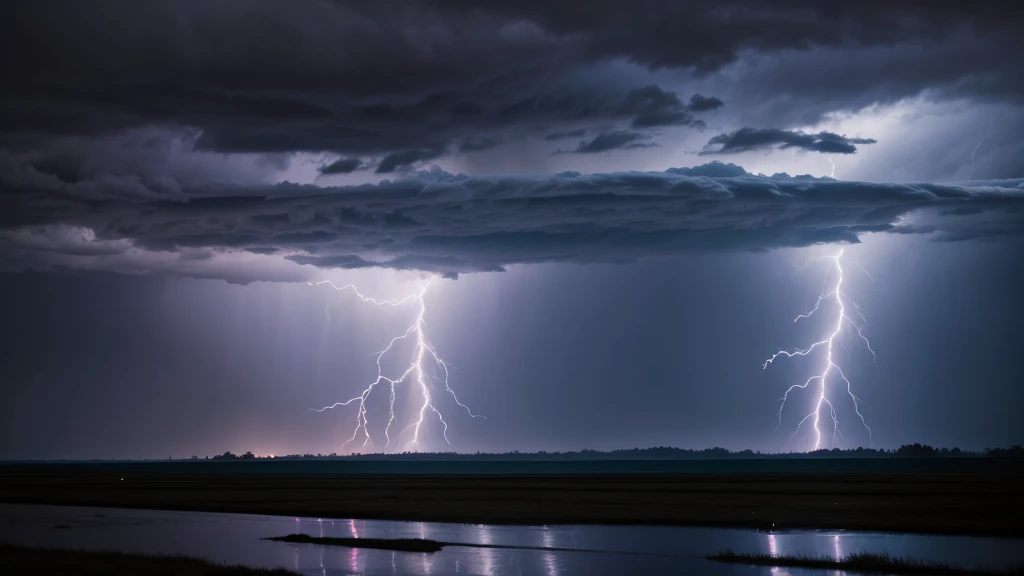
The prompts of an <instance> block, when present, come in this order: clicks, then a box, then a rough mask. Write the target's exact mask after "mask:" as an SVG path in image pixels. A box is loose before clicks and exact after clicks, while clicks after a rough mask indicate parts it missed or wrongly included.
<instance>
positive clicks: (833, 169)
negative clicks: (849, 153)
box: [828, 156, 836, 178]
mask: <svg viewBox="0 0 1024 576" xmlns="http://www.w3.org/2000/svg"><path fill="white" fill-rule="evenodd" d="M828 163H829V164H831V165H832V173H831V174H829V178H835V177H836V163H835V162H833V161H832V157H831V156H829V157H828Z"/></svg>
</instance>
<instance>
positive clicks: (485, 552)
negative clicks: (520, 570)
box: [476, 524, 497, 576]
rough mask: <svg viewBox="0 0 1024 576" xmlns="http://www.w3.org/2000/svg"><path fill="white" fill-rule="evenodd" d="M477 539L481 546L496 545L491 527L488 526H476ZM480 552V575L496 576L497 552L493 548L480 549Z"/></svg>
mask: <svg viewBox="0 0 1024 576" xmlns="http://www.w3.org/2000/svg"><path fill="white" fill-rule="evenodd" d="M476 530H477V537H476V541H477V542H479V543H481V544H496V542H495V541H494V535H493V534H492V533H491V527H490V526H488V525H486V524H480V525H478V526H476ZM479 551H480V562H481V567H480V574H483V575H484V576H494V575H495V567H496V565H497V559H496V558H495V553H496V552H497V550H495V549H493V548H479Z"/></svg>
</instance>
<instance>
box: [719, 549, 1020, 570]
mask: <svg viewBox="0 0 1024 576" xmlns="http://www.w3.org/2000/svg"><path fill="white" fill-rule="evenodd" d="M708 560H713V561H715V562H728V563H733V564H752V565H756V566H782V567H786V568H821V569H825V570H846V571H849V572H873V573H882V574H929V575H933V576H964V575H968V574H988V575H999V576H1008V575H1024V566H1018V567H1016V568H1010V569H1006V570H988V571H986V570H976V569H967V568H961V567H959V566H955V565H950V564H940V563H930V562H923V561H920V560H914V559H911V558H901V557H898V556H889V555H888V554H851V555H849V556H847V557H846V558H842V559H840V560H836V559H835V558H829V557H827V556H822V557H814V556H786V555H780V556H772V555H770V554H734V553H733V552H732V551H729V550H727V551H725V552H722V553H720V554H712V555H710V556H708Z"/></svg>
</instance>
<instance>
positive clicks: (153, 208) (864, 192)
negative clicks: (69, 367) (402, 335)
mask: <svg viewBox="0 0 1024 576" xmlns="http://www.w3.org/2000/svg"><path fill="white" fill-rule="evenodd" d="M0 176H2V177H3V178H2V179H0V182H2V183H3V184H4V188H3V190H4V194H2V195H0V208H2V209H3V213H4V214H5V215H6V217H5V219H4V222H3V228H2V229H0V254H2V255H3V258H0V262H2V264H3V267H4V268H7V269H12V268H13V269H19V268H25V267H46V266H47V265H48V264H52V263H53V262H54V261H59V262H60V263H61V265H64V266H70V267H74V266H75V262H77V261H78V260H75V259H74V258H71V256H70V255H75V254H78V255H82V256H81V257H82V258H92V260H90V261H89V262H90V263H92V267H97V266H99V267H102V266H101V265H102V263H103V262H104V261H105V260H103V258H106V259H108V260H110V261H113V262H115V263H116V264H117V268H116V269H117V270H122V271H123V270H125V269H126V268H128V269H130V266H131V262H129V261H125V260H124V259H123V258H122V259H117V258H114V257H113V256H111V254H114V255H118V254H120V255H129V254H135V255H136V256H137V257H138V255H139V254H142V255H143V256H144V257H143V261H145V258H149V257H152V258H157V257H161V258H165V256H163V255H167V256H176V255H177V254H179V253H183V252H185V251H198V250H212V251H218V252H223V251H224V250H229V251H236V253H237V251H241V252H240V253H245V252H249V251H251V252H253V253H255V254H258V255H266V254H274V256H261V257H263V258H278V261H280V257H286V258H288V259H289V260H291V261H292V262H295V263H299V264H308V265H312V266H318V267H325V268H330V267H342V268H362V267H371V266H379V267H389V268H399V269H416V270H426V271H432V272H439V273H449V274H451V273H460V272H474V271H487V270H502V269H504V268H505V267H506V266H508V265H511V264H519V263H536V262H549V261H559V262H578V263H582V262H621V261H626V260H634V259H639V258H644V257H649V256H659V255H673V254H684V253H696V252H708V251H729V250H768V249H772V248H780V247H794V246H808V245H812V244H818V243H835V242H857V241H858V238H859V236H860V235H862V234H865V233H869V232H890V233H903V234H914V233H926V234H932V235H933V236H934V237H936V238H945V239H951V240H965V239H970V238H974V237H991V236H993V235H1013V234H1020V233H1021V232H1022V231H1024V180H1003V181H992V182H970V183H964V184H912V185H898V184H874V183H866V182H841V181H835V180H832V179H827V178H825V179H818V178H813V177H810V176H798V177H790V176H788V175H785V174H779V175H775V176H770V177H769V176H762V175H757V176H755V175H751V174H748V173H747V172H745V171H744V170H743V169H742V168H740V167H739V166H735V165H732V164H721V163H717V162H714V163H711V164H707V165H704V166H698V167H694V168H674V169H670V170H668V171H665V172H622V173H610V174H591V175H581V174H578V173H574V172H565V173H560V174H554V175H534V176H527V175H522V176H515V175H511V176H481V177H476V176H466V175H453V174H448V173H446V172H443V171H440V170H434V171H432V172H422V173H418V174H415V175H413V176H411V177H409V178H405V179H400V180H393V181H384V182H381V183H380V184H377V185H360V186H343V187H317V186H308V185H306V186H300V185H294V184H280V185H274V186H269V185H244V186H243V185H230V184H216V185H213V184H207V185H204V186H202V187H199V188H197V189H195V190H192V189H187V188H186V189H182V190H181V192H180V194H179V195H177V196H174V197H171V198H169V199H163V198H161V197H159V196H157V195H154V194H153V193H140V196H139V197H138V198H135V199H127V198H124V197H117V198H108V199H106V200H103V201H96V200H91V199H89V198H87V197H76V196H74V195H73V194H69V193H68V191H69V190H74V188H72V187H70V186H69V185H67V184H64V185H63V187H62V186H61V185H59V184H57V183H55V182H53V181H51V180H47V179H45V178H40V177H36V178H35V180H33V179H32V178H31V177H30V176H32V170H31V169H26V170H25V171H23V172H22V173H20V174H17V175H15V176H16V178H15V177H8V174H7V173H6V172H0ZM37 176H38V175H37ZM15 184H17V185H15ZM971 208H976V209H977V210H980V211H981V212H980V213H978V212H976V211H973V210H970V209H971ZM958 209H959V211H960V212H961V213H959V214H958V213H956V212H957V211H958ZM922 210H923V211H924V212H922ZM929 210H931V212H934V213H938V212H944V213H945V214H941V215H940V214H932V215H929V212H928V211H929ZM918 213H920V214H921V216H920V217H918V216H913V218H910V219H907V217H908V216H912V215H915V214H918ZM19 220H20V221H19ZM94 252H95V253H100V254H101V255H97V256H90V254H93V253H94ZM147 255H148V256H147ZM58 257H60V258H62V259H58ZM55 259H57V260H55ZM165 259H166V258H165ZM132 262H134V261H132ZM189 264H190V265H197V264H195V263H189ZM179 265H181V263H180V262H178V261H177V260H174V261H171V262H163V261H161V262H160V265H159V266H155V265H154V266H146V267H145V269H146V270H147V271H156V272H168V273H175V270H176V269H175V266H179ZM229 272H230V279H231V280H233V281H245V280H246V279H248V280H255V279H264V278H265V277H267V276H269V277H270V279H291V280H294V279H302V277H301V275H300V276H299V277H296V272H295V271H294V270H292V271H282V270H275V271H273V272H272V273H270V274H265V273H264V271H263V270H261V268H260V266H257V265H254V266H249V267H248V268H245V271H244V272H240V271H239V270H238V269H232V270H230V271H229ZM191 273H193V274H197V272H191ZM202 274H203V275H204V276H203V277H216V276H217V271H216V270H215V269H210V268H204V269H203V270H202Z"/></svg>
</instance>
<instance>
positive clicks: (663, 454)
mask: <svg viewBox="0 0 1024 576" xmlns="http://www.w3.org/2000/svg"><path fill="white" fill-rule="evenodd" d="M979 457H985V458H1024V447H1021V446H1019V445H1016V444H1015V445H1013V446H1012V447H1010V448H986V449H985V450H984V451H980V452H976V451H968V450H961V449H959V448H935V447H933V446H928V445H925V444H904V445H903V446H900V447H899V448H895V449H885V448H848V449H841V448H832V449H821V450H814V451H811V452H787V453H762V452H760V451H757V452H755V451H753V450H740V451H738V452H733V451H731V450H727V449H725V448H705V449H703V450H691V449H686V448H672V447H669V446H658V447H654V448H633V449H628V450H610V451H601V450H580V451H578V452H546V451H543V450H541V451H540V452H520V451H518V450H516V451H513V452H476V453H473V454H460V453H458V452H401V453H387V454H384V453H378V454H359V453H356V452H353V453H351V454H350V455H348V456H339V455H338V454H336V453H331V454H288V455H286V456H263V457H261V456H256V455H254V454H253V453H252V452H246V453H245V454H242V455H240V456H237V455H235V454H233V453H231V452H225V453H223V454H220V455H217V456H212V457H209V458H208V459H209V460H255V459H260V460H268V459H271V458H272V459H275V460H315V459H321V458H345V459H353V460H447V461H488V460H490V461H525V460H529V461H546V460H549V461H566V460H568V461H573V460H576V461H579V460H702V459H707V460H719V459H729V458H736V459H742V458H762V459H786V458H979ZM192 459H193V460H195V459H196V457H193V458H192Z"/></svg>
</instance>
